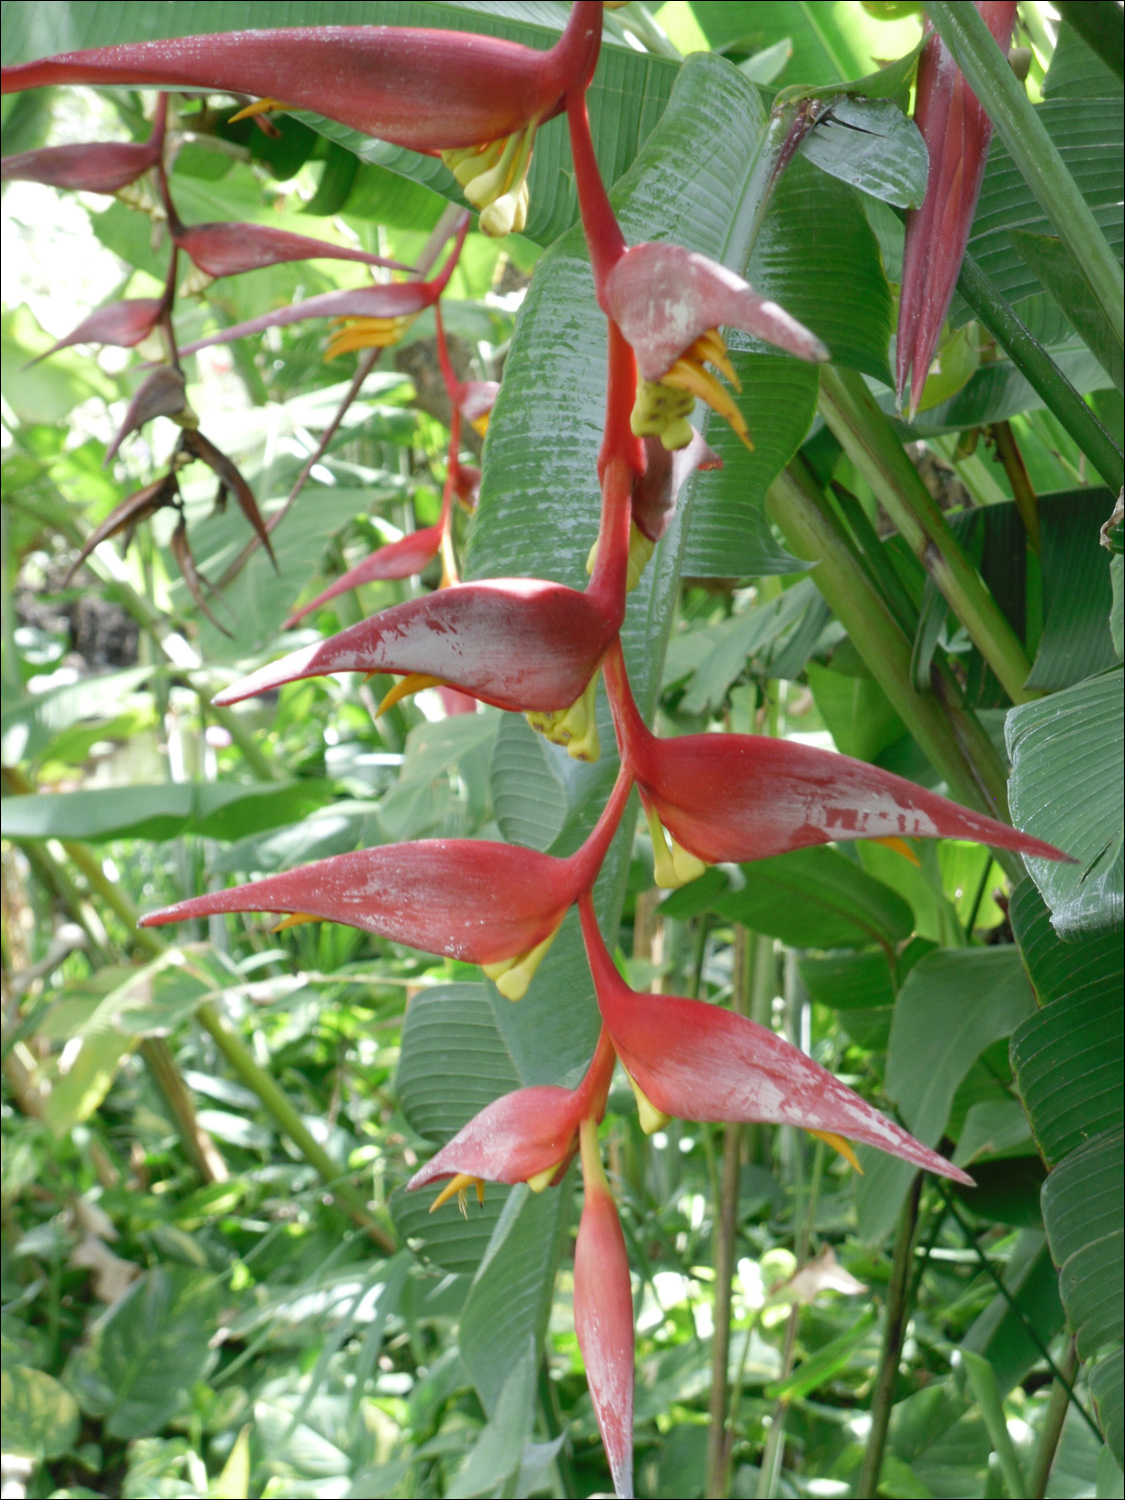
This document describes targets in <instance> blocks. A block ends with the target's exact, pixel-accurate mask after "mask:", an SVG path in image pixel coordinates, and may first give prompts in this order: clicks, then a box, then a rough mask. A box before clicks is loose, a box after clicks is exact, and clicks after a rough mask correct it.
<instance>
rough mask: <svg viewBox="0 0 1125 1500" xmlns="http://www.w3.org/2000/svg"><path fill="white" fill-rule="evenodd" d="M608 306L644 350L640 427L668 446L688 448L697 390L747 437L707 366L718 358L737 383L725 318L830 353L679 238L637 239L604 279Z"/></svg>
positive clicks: (808, 354)
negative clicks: (672, 241)
mask: <svg viewBox="0 0 1125 1500" xmlns="http://www.w3.org/2000/svg"><path fill="white" fill-rule="evenodd" d="M604 301H605V307H606V311H607V312H608V314H609V316H610V317H611V318H612V319H613V321H614V322H615V323H616V324H617V325H618V327H619V328H620V329H621V332H622V334H624V336H625V338H626V339H627V340H628V342H629V343H630V344H631V345H632V348H633V351H634V353H635V354H636V356H637V368H638V369H639V371H640V374H641V381H640V384H639V388H638V391H637V400H636V405H635V406H634V408H633V417H632V424H633V431H634V432H636V433H638V434H643V435H650V434H651V435H653V436H658V437H659V438H660V440H661V442H663V444H664V446H665V447H667V448H682V447H685V446H686V445H687V444H688V443H689V442H690V441H691V438H692V433H693V429H692V427H691V426H690V424H689V423H688V420H687V417H688V413H689V412H690V411H691V409H692V407H693V406H694V404H695V399H696V397H697V396H698V397H700V398H701V399H702V400H704V401H706V402H707V404H708V405H709V406H712V407H714V409H715V410H716V411H717V412H718V413H719V414H720V416H723V417H725V418H726V419H727V421H728V422H730V424H731V426H732V427H733V428H734V429H735V431H736V432H737V433H738V435H739V436H740V437H741V438H742V439H743V441H744V442H746V443H747V445H748V446H750V444H749V440H748V435H747V429H746V423H745V421H744V420H743V417H742V414H741V412H740V411H739V410H738V407H737V406H736V405H735V403H734V401H733V399H732V398H731V396H730V395H729V394H728V393H727V391H726V390H725V389H724V387H723V386H721V385H720V384H719V382H718V381H717V380H716V379H715V377H714V375H711V374H708V372H707V371H705V370H704V368H703V363H704V361H707V362H709V363H711V364H713V365H715V366H716V367H717V368H718V369H720V370H721V371H722V373H723V374H724V375H725V376H726V377H727V379H728V380H729V381H730V382H731V384H732V385H733V386H734V387H735V389H736V390H738V389H739V388H740V387H739V384H738V378H737V376H736V375H735V372H734V367H733V366H732V365H731V363H730V361H729V360H728V358H727V354H726V349H725V347H724V345H723V341H722V339H721V337H720V336H719V333H718V329H719V327H720V325H723V324H725V325H727V326H729V327H731V328H741V329H742V330H743V332H745V333H751V334H754V335H755V336H756V337H758V338H761V339H765V340H767V342H769V343H771V344H775V345H777V347H778V348H780V349H785V350H787V351H788V353H790V354H795V355H796V356H797V357H798V358H799V359H808V360H825V359H827V358H828V350H827V349H826V348H825V347H824V345H823V344H822V343H821V341H820V340H819V339H818V338H817V337H816V335H815V334H813V333H810V332H809V330H808V329H807V328H805V327H804V326H803V325H802V324H801V323H798V322H797V320H796V318H794V317H791V316H790V315H789V313H787V312H786V311H785V310H784V308H781V307H779V306H778V305H777V303H776V302H772V301H770V300H769V299H768V298H766V297H760V296H759V295H758V293H757V292H755V291H754V289H753V288H752V287H751V286H750V285H749V284H748V283H747V282H745V281H743V279H742V277H741V276H736V275H735V274H734V272H733V271H728V270H727V269H726V267H725V266H720V265H718V264H717V263H716V262H715V261H713V260H708V259H707V257H706V256H705V255H698V254H696V253H695V252H694V251H691V250H684V249H683V248H682V247H681V246H679V245H657V244H649V245H635V246H634V247H633V248H632V249H631V250H626V251H625V252H624V254H623V255H621V256H620V257H619V258H618V260H617V261H616V264H615V265H614V266H613V269H612V270H611V271H610V272H609V274H608V276H607V277H606V281H605V295H604Z"/></svg>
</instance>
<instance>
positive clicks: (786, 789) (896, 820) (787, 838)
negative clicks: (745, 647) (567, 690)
mask: <svg viewBox="0 0 1125 1500" xmlns="http://www.w3.org/2000/svg"><path fill="white" fill-rule="evenodd" d="M605 675H606V688H607V691H608V693H609V701H610V706H611V707H612V709H613V715H614V723H615V724H616V726H617V733H618V737H619V739H620V742H621V747H622V758H623V760H624V761H625V762H626V763H627V764H628V766H629V769H630V770H631V771H632V772H633V775H634V776H635V777H636V780H637V787H638V790H639V791H640V794H641V798H642V800H643V801H644V802H645V804H646V807H647V808H649V809H651V810H652V811H653V812H654V813H655V814H656V816H657V817H658V818H659V820H660V822H661V823H662V824H663V825H664V827H665V828H666V829H667V830H668V832H669V834H671V836H672V838H673V839H674V840H675V843H676V844H677V845H679V846H680V847H681V848H682V849H684V850H687V851H688V853H689V854H691V855H694V856H695V857H696V858H698V859H700V860H704V861H706V862H707V863H708V864H718V863H721V862H724V861H732V862H739V861H742V860H751V859H767V858H768V857H769V856H770V855H773V854H785V853H787V852H788V851H789V850H791V849H804V848H807V847H808V846H809V845H810V844H827V843H833V842H835V843H839V842H841V841H843V840H846V839H886V838H929V839H932V838H951V839H975V840H977V841H978V842H979V843H982V844H991V845H993V846H994V847H995V848H998V849H1014V850H1016V851H1017V852H1018V853H1020V854H1028V855H1034V856H1035V857H1036V858H1038V859H1056V860H1066V859H1068V858H1069V856H1068V855H1066V854H1063V853H1062V852H1061V851H1060V850H1058V849H1056V848H1054V846H1053V845H1051V844H1045V843H1044V842H1043V841H1042V839H1037V838H1032V836H1031V835H1030V834H1026V833H1020V832H1018V830H1016V829H1014V828H1010V827H1008V825H1007V824H1005V823H998V822H997V821H996V820H995V819H994V818H988V817H985V816H984V814H983V813H976V812H972V811H971V810H970V809H969V808H967V807H960V806H958V804H957V803H955V802H950V801H948V800H947V799H946V798H945V797H939V796H938V795H937V794H936V793H934V792H928V791H926V790H925V788H924V787H920V786H917V785H916V784H915V783H914V782H912V781H907V780H905V778H904V777H902V776H895V775H893V774H892V773H891V772H890V771H884V770H881V769H880V767H878V766H872V765H868V763H867V762H866V761H860V760H852V759H851V757H850V756H847V755H837V754H835V753H834V752H833V751H830V750H817V749H814V748H813V747H812V746H811V745H799V744H795V743H794V742H793V741H791V740H776V739H770V738H768V737H767V736H764V735H752V734H689V735H683V736H681V737H679V738H676V739H668V740H664V739H658V738H657V737H656V736H655V735H653V734H651V733H650V732H649V730H648V729H647V727H646V726H645V723H644V720H643V719H642V718H641V716H640V713H639V712H638V710H637V706H636V704H635V703H634V701H633V697H632V694H631V692H630V690H629V682H628V678H627V677H626V675H625V667H624V662H623V660H622V658H621V655H620V649H619V648H616V649H615V650H614V651H612V652H610V654H609V656H608V657H607V659H606V673H605ZM656 837H658V832H656V831H654V838H656ZM660 852H661V851H660V850H657V854H658V858H659V856H660ZM675 854H676V851H675V849H673V851H672V855H673V858H674V857H675ZM693 873H694V874H699V873H700V872H699V870H698V869H696V870H694V872H693ZM687 878H689V879H690V878H691V876H690V875H689V876H687ZM668 883H672V882H671V881H669V882H668ZM675 883H679V882H678V881H677V882H675Z"/></svg>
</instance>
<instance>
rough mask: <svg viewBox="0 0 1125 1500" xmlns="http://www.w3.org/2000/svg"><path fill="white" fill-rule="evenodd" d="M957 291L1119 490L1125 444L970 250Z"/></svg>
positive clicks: (1124, 480) (1123, 480) (1124, 475)
mask: <svg viewBox="0 0 1125 1500" xmlns="http://www.w3.org/2000/svg"><path fill="white" fill-rule="evenodd" d="M957 290H958V291H959V292H960V293H961V295H962V297H964V299H965V301H966V302H967V303H968V304H969V307H970V308H971V309H972V313H973V317H974V318H976V320H977V322H978V323H982V324H983V325H984V327H985V328H987V329H988V331H989V333H990V334H991V335H992V337H993V338H994V339H995V340H996V342H997V343H998V344H999V345H1000V347H1001V348H1002V349H1003V350H1004V353H1005V354H1006V355H1007V356H1008V358H1009V359H1010V360H1011V361H1012V363H1013V364H1014V365H1015V367H1016V369H1017V370H1019V372H1020V374H1021V375H1022V376H1023V377H1024V379H1025V380H1026V381H1027V382H1028V384H1029V385H1030V386H1031V387H1032V388H1033V389H1034V390H1035V391H1036V392H1037V393H1038V394H1039V395H1040V396H1042V398H1043V400H1044V401H1045V402H1046V404H1047V407H1048V409H1049V410H1050V411H1051V412H1053V413H1054V415H1055V416H1056V417H1057V418H1058V420H1059V421H1060V422H1061V423H1062V425H1063V426H1064V427H1065V428H1066V430H1067V432H1068V433H1069V434H1070V436H1071V437H1072V438H1073V439H1074V441H1075V442H1076V443H1077V444H1078V446H1079V448H1081V449H1082V452H1083V453H1084V454H1085V455H1086V457H1087V458H1088V459H1089V460H1090V462H1091V463H1092V464H1093V466H1094V468H1095V469H1097V471H1098V473H1099V474H1100V475H1101V476H1102V478H1103V479H1104V480H1105V482H1106V484H1107V485H1108V486H1109V487H1110V489H1111V490H1112V491H1113V492H1114V494H1116V493H1117V492H1118V491H1119V490H1120V488H1121V486H1122V483H1125V456H1123V455H1122V452H1121V449H1120V448H1119V447H1118V446H1117V444H1116V443H1115V442H1114V440H1113V438H1112V437H1111V436H1110V434H1109V433H1108V432H1107V431H1106V429H1105V428H1104V427H1103V426H1102V424H1101V423H1100V422H1099V421H1098V419H1097V417H1096V416H1095V414H1094V413H1093V412H1092V411H1091V410H1090V408H1089V407H1088V406H1087V405H1086V403H1085V401H1083V399H1082V397H1081V396H1080V395H1079V394H1078V392H1077V391H1076V390H1075V389H1074V387H1073V386H1072V385H1071V383H1070V381H1069V380H1068V379H1067V378H1066V376H1065V375H1064V374H1063V372H1062V371H1061V370H1060V369H1059V367H1058V365H1056V364H1055V362H1054V360H1053V359H1052V358H1051V356H1050V355H1049V354H1048V353H1047V351H1046V349H1044V347H1043V345H1042V344H1041V343H1040V342H1039V340H1038V339H1036V338H1035V337H1034V336H1033V335H1032V334H1031V333H1029V332H1028V330H1027V329H1026V328H1025V327H1024V325H1023V323H1021V321H1020V319H1019V318H1018V317H1017V315H1016V313H1015V312H1014V311H1013V309H1012V306H1011V304H1010V303H1009V302H1008V301H1007V299H1006V298H1005V297H1003V296H1001V294H1000V293H999V292H998V291H997V290H996V287H995V286H994V285H993V283H992V282H991V280H990V279H989V278H988V277H987V276H986V275H985V274H984V272H983V271H982V270H981V268H980V267H979V266H978V265H977V263H976V261H975V260H974V259H973V257H972V256H971V255H968V254H966V256H965V259H964V260H963V261H962V263H961V275H960V277H959V279H958V281H957Z"/></svg>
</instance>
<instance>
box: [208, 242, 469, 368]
mask: <svg viewBox="0 0 1125 1500" xmlns="http://www.w3.org/2000/svg"><path fill="white" fill-rule="evenodd" d="M203 227H204V228H212V229H217V228H222V229H224V230H225V229H226V228H227V227H228V226H226V225H209V226H203ZM468 227H469V221H468V218H467V217H466V220H465V223H464V224H463V225H462V226H461V229H460V231H459V233H458V234H457V236H456V239H455V240H454V244H453V249H452V250H451V251H450V253H449V255H448V257H447V258H446V262H445V265H444V266H443V267H442V269H441V271H440V272H439V274H438V275H437V276H435V277H434V278H433V279H432V280H431V281H397V282H394V283H393V284H392V285H390V286H365V287H360V288H358V289H357V290H356V291H351V292H322V293H321V294H320V295H319V296H317V297H308V298H306V299H305V301H304V302H295V303H292V304H291V305H290V306H288V307H278V308H274V310H273V311H272V312H268V313H263V314H262V316H261V317H260V318H250V319H248V321H247V322H245V323H236V324H235V325H234V327H233V328H223V329H221V330H219V331H218V332H217V333H211V334H208V335H207V337H206V338H203V339H196V341H195V343H194V344H185V345H184V347H183V349H182V350H181V351H180V352H181V353H182V354H194V353H195V352H196V351H197V350H199V349H206V348H208V347H209V346H210V345H212V344H231V343H233V342H234V341H235V340H236V339H240V338H244V337H245V336H246V334H248V333H264V332H265V330H266V329H267V328H281V327H284V326H286V325H287V324H289V323H303V322H304V321H305V319H306V318H376V319H379V320H387V321H390V322H395V321H397V320H399V319H409V318H413V317H416V316H417V315H418V313H420V312H422V310H423V309H424V308H427V307H432V306H433V305H434V303H435V302H436V301H437V299H438V298H439V297H440V296H441V294H442V292H443V291H444V290H445V287H446V284H447V282H448V281H449V278H450V276H451V275H452V274H453V268H454V266H455V265H456V264H457V258H458V256H459V255H460V253H461V245H462V244H463V242H464V239H465V235H466V233H467V232H468ZM270 232H271V233H273V234H279V233H280V232H281V231H280V230H274V231H270ZM187 233H188V234H189V235H190V234H191V233H192V231H191V230H188V231H187ZM295 238H297V239H300V238H301V236H299V235H298V236H295ZM312 243H317V242H316V241H313V242H312ZM262 264H267V262H262ZM243 269H249V268H248V267H244V268H243ZM222 274H224V275H231V274H233V273H232V272H230V271H226V272H223V273H222ZM369 342H370V341H369Z"/></svg>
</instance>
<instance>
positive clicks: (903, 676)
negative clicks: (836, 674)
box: [768, 464, 1022, 879]
mask: <svg viewBox="0 0 1125 1500" xmlns="http://www.w3.org/2000/svg"><path fill="white" fill-rule="evenodd" d="M768 498H769V502H770V507H771V513H772V515H773V517H774V519H775V520H776V521H777V523H778V525H779V526H780V527H781V530H782V533H783V535H784V536H785V539H786V541H787V542H788V543H789V545H790V547H792V548H793V550H794V551H795V552H796V553H797V554H798V555H799V556H802V557H807V558H809V559H810V561H811V562H815V563H816V566H815V567H814V568H813V570H812V578H813V581H814V582H815V584H816V586H817V587H818V588H819V590H820V592H821V593H822V594H823V596H824V598H825V599H826V600H827V602H828V604H829V605H830V606H831V608H832V611H833V613H834V614H835V615H836V617H837V619H838V620H839V621H840V623H841V624H842V625H843V626H844V629H845V630H846V631H847V632H848V635H849V636H850V637H851V639H852V640H853V641H854V642H855V645H856V649H857V650H858V651H859V652H860V654H861V655H862V657H863V659H864V661H865V662H866V663H867V665H868V667H869V668H870V669H871V673H872V676H873V677H874V678H875V680H876V682H878V684H879V686H880V687H881V688H882V689H883V691H884V692H885V693H886V695H887V697H888V698H889V699H890V700H891V703H892V704H893V706H894V708H895V710H896V712H897V713H898V714H899V716H900V718H901V719H902V720H903V722H904V723H905V725H906V727H907V728H908V729H909V730H910V732H911V734H912V735H913V736H914V738H915V739H916V740H917V741H918V743H919V745H921V747H922V749H923V751H924V752H925V754H926V755H927V756H928V757H929V759H930V761H931V762H932V763H933V766H934V768H935V770H937V771H938V772H940V774H941V776H942V777H943V778H944V780H945V781H946V783H947V784H948V786H949V788H950V791H951V792H952V794H953V796H955V797H957V798H959V799H960V800H961V801H962V802H964V803H966V804H967V805H968V806H970V807H975V808H977V809H979V810H980V811H981V812H986V813H988V814H989V815H990V816H991V817H995V818H1000V819H1002V820H1004V821H1007V820H1008V813H1007V807H1008V801H1007V776H1006V773H1005V768H1004V766H1003V764H1002V762H1001V760H1000V757H999V756H998V754H997V753H996V750H995V747H994V746H993V744H992V742H991V740H989V738H988V736H987V735H986V734H985V733H984V731H983V730H982V729H981V727H980V725H979V724H978V723H977V721H976V719H975V717H974V716H973V715H972V714H971V713H969V712H968V711H967V710H966V709H965V708H964V707H963V706H962V705H961V702H960V697H959V692H958V689H957V686H956V683H955V682H954V681H953V679H952V678H951V677H947V676H946V675H945V674H943V673H942V672H940V671H935V672H934V674H933V682H934V691H933V692H932V693H919V692H918V691H917V690H916V688H915V687H914V683H913V679H912V677H911V671H910V654H911V652H910V641H909V640H908V639H907V638H906V636H905V635H904V633H903V632H902V630H901V629H900V628H899V626H898V624H897V622H896V620H895V618H894V616H893V615H892V614H891V612H890V609H889V608H888V606H887V605H886V604H885V603H884V601H883V599H882V597H881V595H880V594H879V593H878V591H877V590H876V588H875V587H874V585H873V584H872V582H871V580H870V579H869V578H868V576H867V573H866V572H865V571H864V569H863V567H862V565H861V564H860V562H859V560H858V559H857V557H856V556H855V554H854V553H853V552H852V550H851V548H850V547H849V546H848V544H847V542H846V541H845V539H844V537H843V536H842V535H841V533H840V530H839V527H838V525H837V523H836V521H835V518H834V517H833V516H832V513H831V511H830V509H829V507H828V504H827V501H826V500H825V498H824V496H823V495H822V494H821V493H820V491H819V489H818V487H817V486H816V484H815V483H814V481H813V480H812V479H811V477H810V476H809V475H807V474H805V473H803V472H802V471H801V470H800V469H798V468H797V467H796V465H793V464H791V465H790V466H789V467H788V468H787V469H785V470H783V471H782V473H781V474H779V475H778V477H777V479H775V480H774V482H773V484H772V485H771V486H770V489H769V496H768ZM996 857H997V859H1000V857H1001V856H1000V854H999V853H998V854H997V856H996ZM1003 865H1004V868H1005V870H1006V871H1007V873H1008V874H1009V876H1011V878H1012V879H1020V878H1022V866H1021V865H1020V864H1019V861H1018V860H1015V859H1011V860H1009V859H1007V858H1005V859H1004V860H1003Z"/></svg>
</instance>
